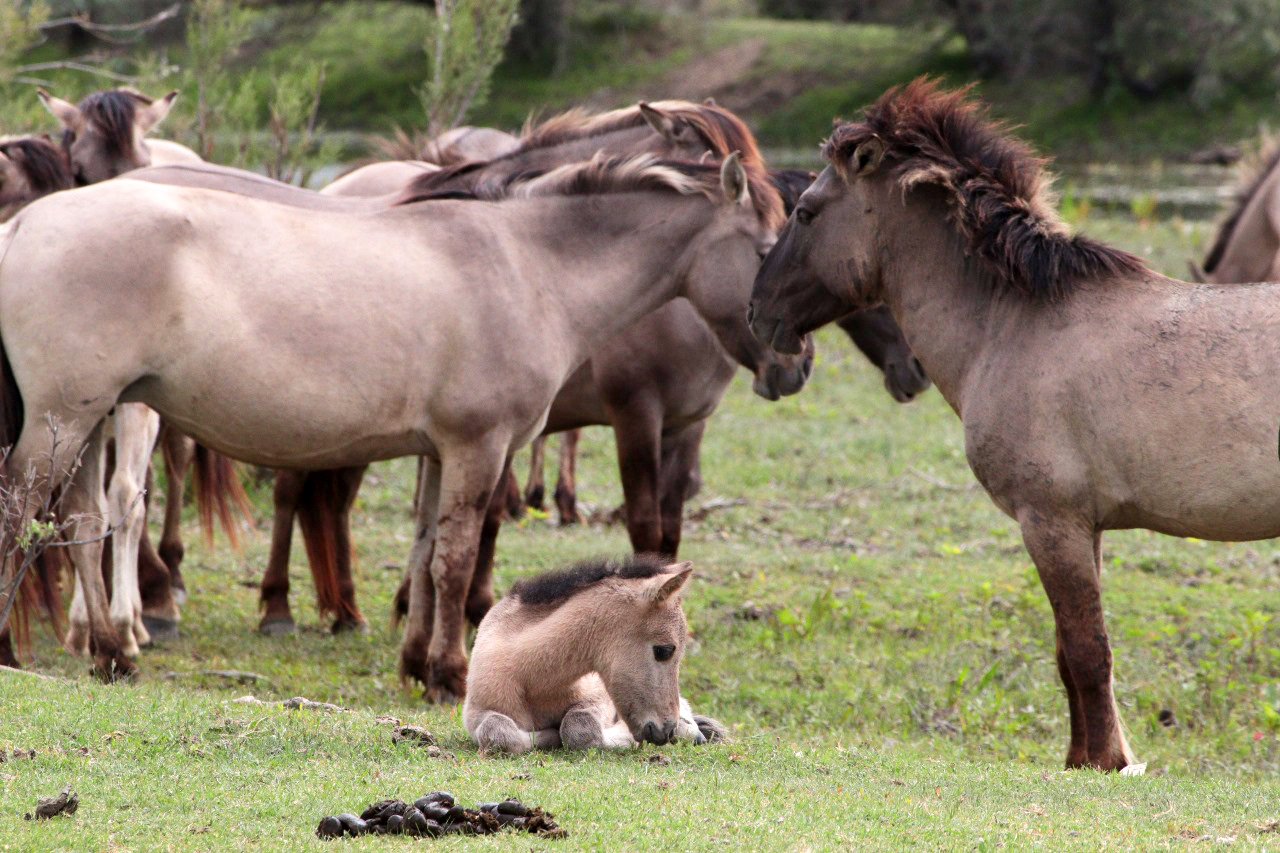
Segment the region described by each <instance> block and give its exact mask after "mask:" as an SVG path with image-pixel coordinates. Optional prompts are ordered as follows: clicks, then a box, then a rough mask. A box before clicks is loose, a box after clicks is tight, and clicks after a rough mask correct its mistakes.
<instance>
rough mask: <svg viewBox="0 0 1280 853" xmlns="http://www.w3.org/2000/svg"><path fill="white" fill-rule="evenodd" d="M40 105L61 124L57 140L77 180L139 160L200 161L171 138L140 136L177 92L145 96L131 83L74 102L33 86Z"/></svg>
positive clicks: (101, 176) (102, 176)
mask: <svg viewBox="0 0 1280 853" xmlns="http://www.w3.org/2000/svg"><path fill="white" fill-rule="evenodd" d="M36 93H37V94H38V95H39V96H40V101H41V102H42V103H43V104H44V106H45V109H47V110H48V111H49V112H50V113H52V114H53V117H54V118H56V119H57V120H58V124H60V125H62V145H63V148H65V149H66V151H67V152H68V154H69V156H70V158H71V168H72V172H73V173H74V174H75V176H76V180H77V181H78V182H79V183H81V184H95V183H97V182H98V181H105V180H106V179H108V178H114V177H115V176H116V175H119V174H123V173H124V172H128V171H129V170H131V169H140V168H142V167H143V166H152V165H154V166H164V165H169V164H173V163H193V162H194V163H198V162H203V161H202V159H201V157H200V155H198V154H196V152H194V151H192V150H191V149H190V148H187V147H186V146H185V145H179V144H178V143H176V142H169V141H166V140H163V139H145V138H144V137H145V136H146V135H147V134H148V133H149V132H151V131H152V130H153V129H155V127H156V125H158V124H159V123H160V122H161V121H163V120H164V117H165V116H167V115H168V114H169V110H170V108H171V107H173V102H174V101H175V100H177V98H178V93H177V92H170V93H169V94H167V95H165V96H164V97H163V98H154V99H153V98H149V97H147V96H146V95H144V94H142V93H141V92H136V91H134V90H133V89H111V90H108V91H105V92H94V93H93V94H91V95H88V96H86V97H85V98H84V99H83V100H82V101H80V103H79V104H73V103H71V102H70V101H64V100H62V99H61V98H56V97H54V96H53V95H50V94H49V93H48V92H46V91H45V90H44V89H37V90H36Z"/></svg>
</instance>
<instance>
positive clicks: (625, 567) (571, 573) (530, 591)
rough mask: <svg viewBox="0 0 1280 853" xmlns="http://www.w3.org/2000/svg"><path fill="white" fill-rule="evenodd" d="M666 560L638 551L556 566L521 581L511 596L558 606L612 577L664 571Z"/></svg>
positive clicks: (628, 576)
mask: <svg viewBox="0 0 1280 853" xmlns="http://www.w3.org/2000/svg"><path fill="white" fill-rule="evenodd" d="M666 565H667V561H666V560H664V559H662V558H661V557H658V556H656V555H654V554H636V555H633V556H630V557H627V558H626V559H624V560H621V561H614V560H609V559H603V558H596V559H594V560H583V561H582V562H580V563H576V564H574V565H572V566H570V567H569V568H567V569H557V570H555V571H551V572H546V573H544V574H541V575H537V576H536V577H532V578H526V579H525V580H522V581H519V582H517V583H516V585H515V586H513V587H512V588H511V596H512V597H513V598H516V599H518V600H519V601H520V603H521V604H526V605H531V606H545V605H551V606H555V607H558V606H560V605H561V604H563V603H564V602H565V601H567V600H569V599H570V598H572V597H573V596H574V595H576V594H577V593H579V592H582V591H583V590H584V589H588V588H590V587H593V586H595V585H596V584H598V583H600V582H602V581H605V580H608V579H610V578H621V579H623V580H630V579H633V578H651V577H654V576H655V575H660V574H662V570H663V569H664V568H666Z"/></svg>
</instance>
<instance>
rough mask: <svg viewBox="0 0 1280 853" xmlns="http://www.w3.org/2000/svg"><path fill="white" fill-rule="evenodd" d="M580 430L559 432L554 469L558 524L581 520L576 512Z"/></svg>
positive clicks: (564, 524) (574, 522)
mask: <svg viewBox="0 0 1280 853" xmlns="http://www.w3.org/2000/svg"><path fill="white" fill-rule="evenodd" d="M580 438H582V430H580V429H571V430H567V431H566V432H563V433H561V434H560V460H559V467H558V468H557V470H556V494H555V499H556V512H557V513H559V515H560V526H561V527H566V526H568V525H570V524H577V523H578V522H580V521H582V516H581V515H579V514H578V439H580Z"/></svg>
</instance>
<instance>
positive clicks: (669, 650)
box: [653, 646, 676, 662]
mask: <svg viewBox="0 0 1280 853" xmlns="http://www.w3.org/2000/svg"><path fill="white" fill-rule="evenodd" d="M675 653H676V647H675V646H654V647H653V659H654V660H656V661H659V662H664V661H669V660H671V656H672V655H674V654H675Z"/></svg>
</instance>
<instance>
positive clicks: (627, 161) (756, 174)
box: [397, 154, 785, 230]
mask: <svg viewBox="0 0 1280 853" xmlns="http://www.w3.org/2000/svg"><path fill="white" fill-rule="evenodd" d="M743 170H744V171H745V172H746V174H747V191H748V193H749V195H750V196H751V203H752V206H753V209H754V210H755V213H756V216H758V217H759V218H760V221H761V222H762V223H763V224H764V225H765V226H766V227H768V228H772V229H775V230H776V229H778V228H780V227H781V226H782V223H783V221H784V220H785V216H784V214H783V209H782V198H781V196H780V195H779V194H778V190H777V188H776V187H774V185H773V183H772V182H771V181H770V179H769V175H768V172H766V171H765V169H764V167H763V166H762V165H760V164H758V163H757V164H755V165H748V164H747V163H746V162H745V161H744V162H743ZM644 190H668V191H672V190H674V191H676V192H680V193H683V194H686V195H690V194H694V193H701V194H702V195H704V196H706V197H708V198H719V197H720V192H721V189H720V164H719V163H693V162H689V161H684V160H659V159H658V158H656V157H654V156H653V155H651V154H633V155H630V156H618V157H603V156H600V155H596V156H595V157H594V158H592V159H591V160H588V161H586V162H583V163H571V164H568V165H565V166H558V167H557V168H555V169H552V170H550V171H547V172H517V173H515V174H511V175H505V176H503V177H502V178H500V179H497V180H494V181H488V182H482V183H481V184H479V185H478V186H476V187H475V188H474V189H473V190H471V191H469V192H467V191H463V192H459V191H457V190H450V189H445V190H430V191H427V192H419V193H416V194H414V193H412V192H411V191H410V192H407V193H406V195H405V197H404V198H402V199H401V200H400V201H398V202H397V204H401V205H403V204H414V203H417V202H422V201H440V200H443V199H457V198H474V199H479V200H481V201H501V200H503V199H508V198H532V197H543V196H557V195H560V196H573V195H604V194H607V193H623V192H637V191H644Z"/></svg>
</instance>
